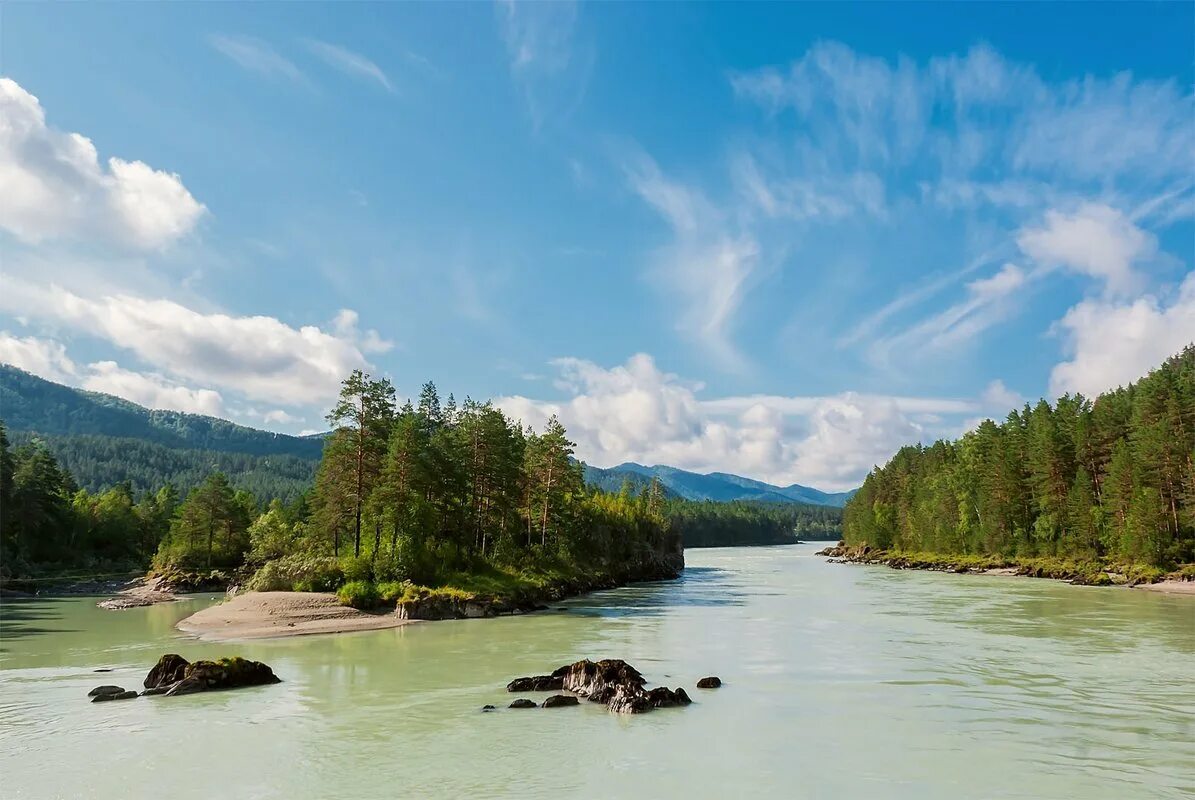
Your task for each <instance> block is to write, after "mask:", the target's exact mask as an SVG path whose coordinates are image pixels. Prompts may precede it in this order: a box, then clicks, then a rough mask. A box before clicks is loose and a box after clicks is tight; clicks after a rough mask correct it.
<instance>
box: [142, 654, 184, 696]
mask: <svg viewBox="0 0 1195 800" xmlns="http://www.w3.org/2000/svg"><path fill="white" fill-rule="evenodd" d="M189 664H190V662H189V661H187V659H185V658H183V657H182V656H180V655H179V654H178V653H167V654H166V655H164V656H162V657H161V658H159V659H158V663H157V664H154V665H153V668H152V669H150V671H149V674H148V675H146V676H145V680H144V681H143V685H144V686H145V688H146V689H157V688H159V687H162V686H173V685H174V684H176V683H178V682H179V681H181V680H182V679H183V675H184V674H186V671H187V666H188V665H189Z"/></svg>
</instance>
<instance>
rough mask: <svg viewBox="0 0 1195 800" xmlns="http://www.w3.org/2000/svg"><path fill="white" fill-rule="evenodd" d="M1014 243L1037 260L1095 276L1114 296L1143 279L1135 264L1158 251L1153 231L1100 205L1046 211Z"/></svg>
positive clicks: (1086, 204)
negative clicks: (1041, 220) (1038, 223)
mask: <svg viewBox="0 0 1195 800" xmlns="http://www.w3.org/2000/svg"><path fill="white" fill-rule="evenodd" d="M1017 244H1018V245H1019V246H1020V248H1021V250H1022V251H1023V252H1024V253H1025V254H1026V255H1028V256H1030V257H1032V258H1033V259H1035V260H1036V261H1038V262H1039V263H1041V264H1043V265H1046V266H1060V267H1064V268H1066V269H1069V270H1071V271H1073V272H1076V273H1079V274H1081V275H1086V276H1088V277H1090V278H1094V279H1096V280H1098V281H1101V282H1102V283H1103V284H1104V286H1105V288H1106V291H1107V292H1108V294H1116V295H1127V294H1131V293H1132V292H1133V291H1135V290H1138V289H1139V288H1140V285H1141V281H1142V279H1141V276H1140V275H1138V274H1137V272H1136V271H1135V270H1134V268H1133V265H1134V263H1136V262H1138V261H1140V260H1143V259H1147V258H1149V257H1150V256H1152V255H1153V254H1154V252H1155V251H1156V250H1157V239H1156V237H1154V235H1153V234H1151V233H1149V232H1147V231H1143V230H1141V229H1140V228H1138V227H1137V226H1136V225H1134V224H1133V222H1132V221H1131V220H1130V219H1129V218H1128V217H1126V216H1125V215H1124V214H1122V213H1121V212H1120V211H1117V210H1116V209H1114V208H1110V207H1109V206H1106V205H1102V204H1098V203H1085V204H1084V205H1082V206H1081V207H1080V208H1078V209H1077V210H1076V211H1074V212H1073V213H1066V212H1062V211H1057V210H1051V211H1048V212H1046V216H1045V222H1044V224H1043V225H1042V226H1041V227H1029V228H1025V229H1024V230H1022V231H1021V233H1020V234H1019V235H1018V236H1017Z"/></svg>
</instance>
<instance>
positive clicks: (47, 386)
mask: <svg viewBox="0 0 1195 800" xmlns="http://www.w3.org/2000/svg"><path fill="white" fill-rule="evenodd" d="M0 417H2V418H3V419H4V422H5V424H6V425H7V426H8V430H9V431H10V433H11V432H17V431H36V432H37V433H41V434H47V435H54V436H71V435H75V434H88V435H92V436H117V437H120V438H124V439H141V440H143V441H146V442H153V443H155V444H160V445H164V446H166V447H173V448H194V449H198V450H216V451H223V452H229V453H245V454H247V455H256V456H264V455H289V456H297V457H299V458H306V459H311V460H316V459H318V458H319V457H320V453H321V452H322V451H323V441H322V440H320V439H316V438H306V437H299V436H287V435H286V434H282V433H271V432H270V431H261V430H256V429H254V428H248V427H245V426H244V425H237V424H236V423H233V422H229V421H227V420H223V419H217V418H216V417H205V416H202V415H199V414H184V413H181V412H178V411H160V410H150V409H148V408H144V407H142V406H139V405H137V404H136V403H130V402H129V401H127V400H122V399H120V398H119V397H113V396H112V395H108V394H100V393H98V392H87V391H83V390H82V389H73V388H71V387H69V386H63V385H61V384H58V383H53V382H51V381H47V380H45V379H43V378H39V377H37V376H36V375H31V374H30V373H28V372H25V371H24V370H20V369H17V368H16V367H12V366H9V365H7V364H0Z"/></svg>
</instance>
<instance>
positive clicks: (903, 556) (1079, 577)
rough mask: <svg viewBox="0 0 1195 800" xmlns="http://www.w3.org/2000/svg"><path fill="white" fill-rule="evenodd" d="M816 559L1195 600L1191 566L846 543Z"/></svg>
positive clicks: (827, 550)
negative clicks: (1123, 588)
mask: <svg viewBox="0 0 1195 800" xmlns="http://www.w3.org/2000/svg"><path fill="white" fill-rule="evenodd" d="M817 555H819V556H826V557H827V558H828V560H829V561H830V562H831V563H835V564H882V565H885V566H888V567H891V568H892V569H916V570H927V571H931V572H952V573H956V574H975V575H1007V576H1021V577H1028V578H1050V579H1052V580H1059V581H1064V582H1066V583H1071V584H1075V585H1078V586H1128V587H1132V588H1138V589H1148V590H1150V591H1155V592H1167V593H1170V594H1184V595H1191V596H1195V579H1193V578H1192V575H1195V568H1193V567H1192V566H1191V565H1187V566H1185V567H1184V568H1182V569H1180V570H1176V571H1174V572H1171V573H1167V572H1166V571H1165V570H1161V569H1158V568H1156V567H1142V566H1129V567H1116V566H1112V565H1108V564H1104V563H1101V562H1098V561H1067V560H1063V559H1055V558H1027V559H1014V558H1004V557H1001V556H978V555H958V554H944V553H904V552H900V551H896V550H878V549H876V548H874V547H871V546H869V545H866V544H861V545H854V546H849V545H846V544H845V543H843V542H839V543H838V544H837V545H834V546H832V547H827V548H825V549H823V550H819V551H818V552H817Z"/></svg>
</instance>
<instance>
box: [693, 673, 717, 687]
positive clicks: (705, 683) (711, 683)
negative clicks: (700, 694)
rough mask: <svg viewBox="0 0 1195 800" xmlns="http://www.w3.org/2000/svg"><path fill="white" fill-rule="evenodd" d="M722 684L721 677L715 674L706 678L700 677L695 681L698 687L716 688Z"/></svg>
mask: <svg viewBox="0 0 1195 800" xmlns="http://www.w3.org/2000/svg"><path fill="white" fill-rule="evenodd" d="M721 685H722V679H721V678H719V677H717V676H716V675H711V676H709V677H708V678H702V679H701V680H699V681H697V688H698V689H717V688H718V687H719V686H721Z"/></svg>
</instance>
